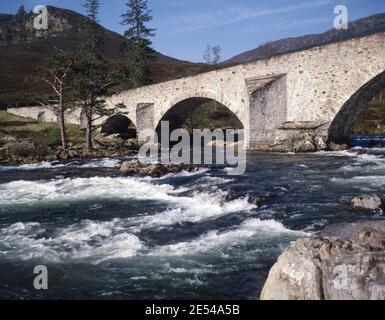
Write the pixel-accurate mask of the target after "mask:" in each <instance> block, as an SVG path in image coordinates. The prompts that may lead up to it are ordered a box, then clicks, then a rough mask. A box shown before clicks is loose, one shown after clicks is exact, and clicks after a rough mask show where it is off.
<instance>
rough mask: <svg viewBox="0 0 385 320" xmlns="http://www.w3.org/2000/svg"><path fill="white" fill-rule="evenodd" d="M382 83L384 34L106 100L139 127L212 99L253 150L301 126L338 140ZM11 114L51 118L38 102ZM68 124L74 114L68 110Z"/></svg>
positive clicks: (384, 73)
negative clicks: (239, 124) (228, 114)
mask: <svg viewBox="0 0 385 320" xmlns="http://www.w3.org/2000/svg"><path fill="white" fill-rule="evenodd" d="M384 87H385V33H377V34H373V35H370V36H366V37H362V38H356V39H351V40H347V41H342V42H338V43H334V44H329V45H324V46H319V47H313V48H310V49H307V50H303V51H298V52H293V53H288V54H284V55H279V56H275V57H272V58H269V59H265V60H259V61H255V62H251V63H247V64H242V65H236V66H233V67H228V68H224V69H220V70H216V71H212V72H207V73H203V74H199V75H197V76H192V77H187V78H182V79H177V80H173V81H168V82H164V83H159V84H154V85H150V86H146V87H142V88H138V89H134V90H128V91H123V92H120V93H119V94H115V95H113V96H111V97H108V98H107V103H108V104H109V105H110V106H114V105H116V104H118V103H124V104H125V105H126V107H127V108H126V110H125V112H126V113H127V116H128V117H129V118H130V119H131V120H132V122H133V123H134V124H135V125H136V127H137V130H142V129H145V128H153V129H155V128H156V127H157V126H158V124H159V122H160V121H161V120H162V118H163V117H164V115H165V114H166V113H167V112H168V111H169V110H171V109H172V108H173V107H174V106H176V105H178V104H181V103H185V105H186V108H190V107H193V106H194V103H198V102H199V101H202V98H205V99H213V100H216V101H218V102H219V103H221V104H223V105H224V106H226V107H227V108H228V109H230V110H231V111H232V112H233V113H234V114H235V115H236V116H237V117H238V118H239V120H240V121H241V122H242V124H243V126H244V129H245V138H246V144H247V146H248V148H250V149H252V148H259V147H260V146H263V145H271V144H274V143H277V142H278V141H279V140H282V139H285V137H287V136H288V135H289V134H293V133H294V134H295V133H296V132H299V131H314V132H315V133H316V134H317V135H318V136H319V137H322V138H323V140H330V141H333V142H336V143H343V142H345V141H346V140H347V138H348V136H349V133H350V129H351V127H352V125H353V122H354V121H355V119H356V118H357V116H358V114H359V113H360V111H361V110H362V109H363V108H364V107H365V105H366V104H367V103H368V102H369V101H370V100H371V99H372V98H373V96H374V94H375V92H376V91H377V90H378V89H379V88H384ZM9 112H11V113H15V114H19V115H22V116H30V117H33V118H36V119H38V118H40V120H43V121H53V120H54V119H55V115H53V114H50V113H49V111H48V110H43V109H41V108H39V107H35V108H33V107H30V108H17V109H16V108H11V109H9ZM67 121H68V122H79V116H77V115H73V114H72V115H67Z"/></svg>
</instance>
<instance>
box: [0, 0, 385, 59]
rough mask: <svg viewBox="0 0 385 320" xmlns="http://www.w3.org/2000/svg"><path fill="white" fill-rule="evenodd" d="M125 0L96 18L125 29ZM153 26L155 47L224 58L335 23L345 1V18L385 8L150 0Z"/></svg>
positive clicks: (12, 2)
mask: <svg viewBox="0 0 385 320" xmlns="http://www.w3.org/2000/svg"><path fill="white" fill-rule="evenodd" d="M83 2H84V1H82V0H40V1H39V0H38V1H35V0H1V1H0V12H2V13H14V12H16V10H17V8H18V7H19V6H20V5H22V4H23V5H25V6H26V7H27V8H28V9H31V8H33V7H34V6H35V5H38V4H47V5H53V6H57V7H62V8H68V9H72V10H75V11H78V12H84V9H83V8H82V6H81V4H82V3H83ZM125 2H126V1H124V0H101V3H102V7H101V12H100V22H101V24H102V25H103V26H105V27H106V28H108V29H111V30H114V31H116V32H119V33H123V31H124V27H123V26H121V25H120V24H119V21H120V14H121V13H122V12H123V11H124V9H125ZM148 4H149V7H150V8H151V9H152V10H153V13H152V14H153V17H154V20H153V21H152V22H151V26H152V27H154V28H156V29H157V32H156V37H155V38H154V39H153V47H154V49H156V50H157V51H159V52H161V53H163V54H166V55H169V56H172V57H175V58H178V59H182V60H190V61H195V62H198V61H202V55H203V52H204V50H205V48H206V46H207V44H212V45H220V46H221V47H222V59H223V60H225V59H228V58H230V57H232V56H234V55H236V54H238V53H240V52H243V51H246V50H249V49H253V48H255V47H257V46H258V45H259V44H261V43H264V42H267V41H273V40H278V39H282V38H287V37H293V36H299V35H304V34H310V33H319V32H323V31H326V30H328V29H331V28H332V27H333V20H334V17H335V16H334V14H333V9H334V7H335V6H336V5H339V4H343V5H346V6H347V7H348V9H349V20H350V21H352V20H356V19H358V18H362V17H365V16H368V15H371V14H375V13H380V12H385V1H384V0H268V1H262V0H237V1H235V0H148Z"/></svg>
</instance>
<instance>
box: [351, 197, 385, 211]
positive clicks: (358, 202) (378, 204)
mask: <svg viewBox="0 0 385 320" xmlns="http://www.w3.org/2000/svg"><path fill="white" fill-rule="evenodd" d="M350 203H351V205H352V207H353V208H355V209H364V210H371V211H383V210H384V203H383V201H382V199H381V198H380V196H378V195H376V194H374V195H363V196H359V197H355V198H353V199H352V200H351V202H350Z"/></svg>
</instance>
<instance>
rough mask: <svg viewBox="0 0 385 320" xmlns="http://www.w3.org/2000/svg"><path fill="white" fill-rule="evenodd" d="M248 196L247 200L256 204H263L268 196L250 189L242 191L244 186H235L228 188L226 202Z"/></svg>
mask: <svg viewBox="0 0 385 320" xmlns="http://www.w3.org/2000/svg"><path fill="white" fill-rule="evenodd" d="M241 198H246V199H247V202H248V203H250V204H254V205H256V206H260V205H262V204H263V203H264V202H265V201H266V197H262V196H260V195H258V194H255V193H253V192H248V191H242V186H233V187H231V188H229V189H228V190H227V194H226V196H225V198H224V201H225V202H230V201H234V200H237V199H241Z"/></svg>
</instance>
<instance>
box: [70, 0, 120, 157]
mask: <svg viewBox="0 0 385 320" xmlns="http://www.w3.org/2000/svg"><path fill="white" fill-rule="evenodd" d="M84 7H85V9H86V12H87V17H88V18H87V20H86V23H85V26H84V30H83V36H84V40H83V45H82V47H81V50H80V55H79V59H78V62H77V65H76V66H75V74H76V75H75V78H74V81H73V100H74V102H75V103H77V104H78V105H79V107H80V108H81V113H82V115H84V118H85V122H86V144H87V150H88V151H91V150H92V149H93V142H92V133H93V131H94V130H95V126H94V123H95V121H97V120H98V119H100V118H101V117H104V116H109V115H112V114H113V113H114V112H115V110H114V109H108V108H107V107H106V104H105V101H104V99H103V98H102V96H103V95H105V94H106V92H107V89H108V88H109V87H111V86H112V85H113V84H115V79H117V77H118V73H117V72H115V71H114V72H111V71H110V67H109V64H108V63H107V61H105V60H104V59H103V58H102V56H101V51H102V50H101V30H100V28H99V26H98V15H99V7H100V3H99V1H98V0H86V3H85V4H84Z"/></svg>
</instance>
